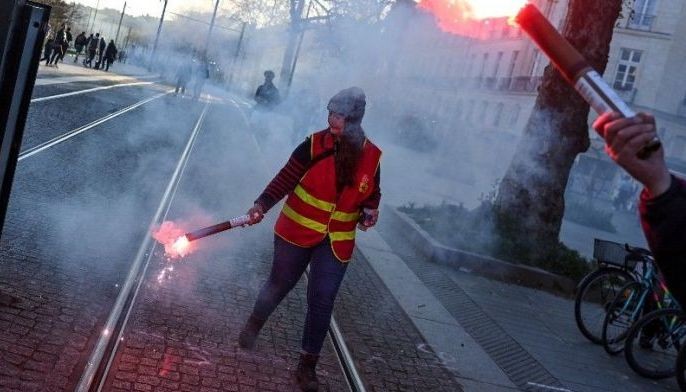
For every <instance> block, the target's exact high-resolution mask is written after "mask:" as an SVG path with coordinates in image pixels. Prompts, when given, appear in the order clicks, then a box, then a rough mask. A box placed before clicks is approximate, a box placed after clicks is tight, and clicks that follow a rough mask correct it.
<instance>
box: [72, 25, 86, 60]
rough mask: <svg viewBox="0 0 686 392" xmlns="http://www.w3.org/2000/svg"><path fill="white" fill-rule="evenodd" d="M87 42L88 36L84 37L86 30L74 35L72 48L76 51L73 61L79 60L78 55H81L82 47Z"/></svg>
mask: <svg viewBox="0 0 686 392" xmlns="http://www.w3.org/2000/svg"><path fill="white" fill-rule="evenodd" d="M87 42H88V38H86V32H85V31H82V32H81V34H79V35H77V36H76V39H75V40H74V50H75V51H76V56H75V57H74V63H76V62H78V61H79V55H81V52H82V51H83V48H84V47H85V46H86V43H87Z"/></svg>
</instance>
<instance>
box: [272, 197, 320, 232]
mask: <svg viewBox="0 0 686 392" xmlns="http://www.w3.org/2000/svg"><path fill="white" fill-rule="evenodd" d="M282 212H283V214H284V215H286V216H287V217H289V218H291V219H292V220H294V221H295V222H298V223H300V224H301V225H303V226H305V227H307V228H308V229H311V230H314V231H316V232H318V233H322V234H326V232H327V230H326V225H325V224H323V223H319V222H317V221H316V220H313V219H310V218H307V217H304V216H302V215H300V214H298V213H297V212H295V211H293V209H292V208H291V207H289V206H288V204H284V205H283V210H282Z"/></svg>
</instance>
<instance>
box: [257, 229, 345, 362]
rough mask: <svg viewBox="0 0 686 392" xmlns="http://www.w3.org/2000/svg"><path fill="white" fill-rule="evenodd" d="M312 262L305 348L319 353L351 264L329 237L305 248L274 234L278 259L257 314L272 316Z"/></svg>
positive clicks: (263, 292)
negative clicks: (340, 256)
mask: <svg viewBox="0 0 686 392" xmlns="http://www.w3.org/2000/svg"><path fill="white" fill-rule="evenodd" d="M308 264H310V272H309V276H308V278H309V281H308V284H307V316H306V318H305V330H304V331H303V338H302V349H303V351H305V352H307V353H310V354H319V352H320V351H321V349H322V345H323V344H324V339H325V338H326V332H327V330H328V328H329V322H330V321H331V313H332V312H333V303H334V300H335V299H336V294H337V293H338V288H339V287H340V285H341V281H342V280H343V276H344V275H345V270H346V268H347V266H348V264H347V263H341V262H340V261H338V259H336V257H335V256H334V255H333V252H332V250H331V244H330V243H329V239H328V237H327V238H326V239H325V240H323V241H322V242H320V243H319V244H318V245H316V246H314V247H312V248H301V247H299V246H296V245H293V244H290V243H288V242H286V241H285V240H283V239H281V238H280V237H278V236H274V262H273V264H272V270H271V273H270V274H269V279H268V280H267V282H266V283H265V284H264V286H262V290H260V294H259V296H258V297H257V302H256V303H255V309H254V310H253V315H255V316H256V317H257V318H260V319H262V320H266V319H267V318H269V315H271V314H272V312H273V311H274V309H276V307H277V305H279V303H280V302H281V300H283V298H284V297H285V296H286V294H288V292H289V291H291V289H293V287H295V284H296V283H298V280H299V279H300V277H301V276H302V274H303V272H304V271H305V268H306V267H307V265H308Z"/></svg>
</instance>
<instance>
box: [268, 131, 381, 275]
mask: <svg viewBox="0 0 686 392" xmlns="http://www.w3.org/2000/svg"><path fill="white" fill-rule="evenodd" d="M311 138H312V139H311V146H312V147H311V151H310V157H311V158H313V159H314V158H316V157H318V156H320V154H324V153H326V152H327V151H331V150H332V149H333V148H334V139H333V135H332V134H331V132H329V130H323V131H319V132H317V133H315V134H313V135H312V136H311ZM380 159H381V150H380V149H379V148H378V147H377V146H375V145H374V144H373V143H372V142H371V141H369V140H367V139H365V141H364V145H363V147H362V154H361V156H360V162H359V163H358V166H357V173H356V174H355V182H354V184H355V185H354V186H346V187H345V188H344V189H343V191H342V192H341V194H340V195H338V199H337V198H336V196H337V195H336V170H335V165H334V156H333V155H330V156H328V157H326V158H324V159H322V160H320V161H318V162H316V163H315V164H314V165H313V166H312V167H311V168H309V170H308V171H307V172H306V173H305V175H304V176H303V177H302V178H301V179H300V183H299V184H298V185H297V186H296V187H295V189H294V190H293V192H291V193H290V194H289V195H288V198H287V199H286V203H285V204H284V206H283V209H282V210H281V214H280V215H279V218H278V219H277V221H276V225H275V227H274V231H275V232H276V234H277V235H278V236H279V237H281V238H283V239H284V240H286V241H288V242H290V243H292V244H295V245H298V246H301V247H305V248H308V247H312V246H315V245H317V244H318V243H320V242H321V241H322V240H323V239H324V238H326V236H327V235H328V236H329V239H330V241H331V249H332V250H333V254H334V255H335V256H336V258H337V259H338V260H340V261H342V262H347V261H348V260H350V258H351V257H352V253H353V248H354V247H355V230H356V226H357V221H358V219H359V217H360V210H361V206H360V204H361V203H362V202H363V201H364V200H365V199H367V198H368V197H369V196H370V195H371V194H372V192H374V190H375V187H376V183H375V181H374V176H375V175H376V171H377V170H378V168H379V162H380Z"/></svg>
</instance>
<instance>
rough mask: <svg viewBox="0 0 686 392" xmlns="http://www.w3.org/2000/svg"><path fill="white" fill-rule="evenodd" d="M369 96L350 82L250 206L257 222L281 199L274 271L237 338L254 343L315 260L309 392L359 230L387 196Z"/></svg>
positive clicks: (305, 367)
mask: <svg viewBox="0 0 686 392" xmlns="http://www.w3.org/2000/svg"><path fill="white" fill-rule="evenodd" d="M365 105H366V98H365V94H364V92H363V91H362V89H360V88H358V87H351V88H348V89H345V90H342V91H340V92H339V93H337V94H336V95H334V96H333V97H332V98H331V100H330V101H329V104H328V106H327V109H328V110H329V117H328V122H329V127H328V128H327V129H324V130H322V131H319V132H316V133H314V134H312V135H310V136H309V137H308V138H307V139H305V141H304V142H303V143H301V144H300V145H299V146H298V147H297V148H296V149H295V151H293V154H292V155H291V157H290V159H289V160H288V162H287V163H286V165H285V166H284V167H283V169H281V171H279V173H278V174H277V175H276V176H275V177H274V179H273V180H272V181H271V182H270V183H269V185H267V187H266V189H265V190H264V192H263V193H262V194H261V195H260V196H259V197H258V198H257V200H256V201H255V204H254V206H253V207H252V208H250V209H249V210H248V214H249V215H250V217H251V219H252V221H251V223H252V224H255V223H258V222H260V221H261V220H262V218H263V216H264V214H265V213H266V212H267V211H268V210H269V209H270V208H272V207H273V206H274V205H275V204H276V203H277V202H279V201H280V200H281V199H282V198H284V197H286V196H288V197H287V199H286V202H285V204H284V206H283V208H282V210H281V213H280V215H279V217H278V219H277V221H276V225H275V227H274V232H275V236H274V259H273V264H272V269H271V273H270V275H269V278H268V279H267V282H266V283H265V284H264V286H263V287H262V289H261V290H260V293H259V295H258V298H257V301H256V303H255V307H254V309H253V312H252V314H251V315H250V318H249V319H248V320H247V322H246V324H245V326H244V327H243V329H242V331H241V333H240V335H239V338H238V343H239V345H240V347H241V348H243V349H252V348H253V347H254V345H255V340H256V338H257V335H258V333H259V331H260V329H261V328H262V326H263V325H264V323H265V322H266V320H267V318H268V317H269V315H270V314H271V313H272V312H273V311H274V309H275V308H276V307H277V306H278V304H279V303H280V302H281V300H282V299H283V298H284V297H285V296H286V294H288V292H289V291H290V290H291V289H292V288H293V287H294V286H295V284H296V283H297V282H298V280H299V279H300V277H301V276H302V274H303V272H304V271H305V269H306V268H307V266H308V265H309V266H310V272H309V282H308V287H307V315H306V318H305V328H304V331H303V337H302V353H301V356H300V362H299V363H298V368H297V370H296V379H297V381H298V384H299V385H300V387H301V389H302V390H304V391H316V390H317V389H318V381H317V375H316V371H315V366H316V364H317V360H318V358H319V352H320V351H321V348H322V345H323V343H324V339H325V337H326V332H327V330H328V327H329V322H330V320H331V313H332V311H333V305H334V300H335V298H336V294H337V292H338V288H339V287H340V284H341V281H342V280H343V275H344V274H345V271H346V268H347V266H348V262H349V261H350V259H351V257H352V253H353V248H354V246H355V234H356V229H357V228H360V229H361V230H367V229H368V228H369V227H372V226H374V225H375V224H376V220H377V218H378V207H379V202H380V200H381V190H380V188H379V179H380V171H379V162H380V159H381V150H380V149H379V148H378V147H377V146H376V145H374V144H373V143H372V142H371V141H370V140H369V139H368V138H367V137H366V136H365V133H364V130H363V129H362V126H361V122H362V117H363V116H364V112H365Z"/></svg>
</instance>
